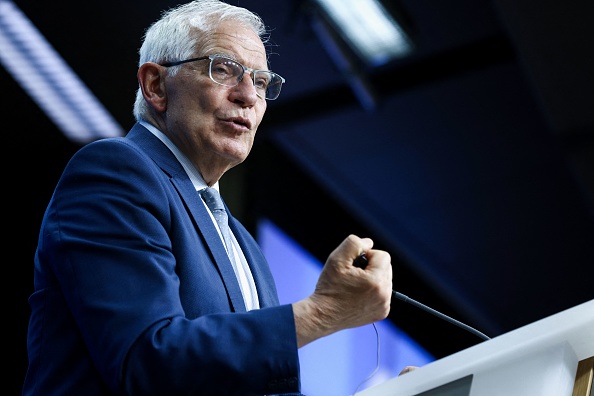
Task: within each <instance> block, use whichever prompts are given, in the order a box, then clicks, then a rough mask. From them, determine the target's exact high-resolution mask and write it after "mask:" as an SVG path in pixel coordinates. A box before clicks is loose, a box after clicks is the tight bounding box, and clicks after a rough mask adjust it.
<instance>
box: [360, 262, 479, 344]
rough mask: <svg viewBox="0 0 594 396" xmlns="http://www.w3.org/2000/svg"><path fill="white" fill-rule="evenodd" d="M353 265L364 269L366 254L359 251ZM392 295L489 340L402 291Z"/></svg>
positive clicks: (393, 291)
mask: <svg viewBox="0 0 594 396" xmlns="http://www.w3.org/2000/svg"><path fill="white" fill-rule="evenodd" d="M353 265H354V266H355V267H357V268H361V269H365V267H367V256H366V255H365V253H361V254H360V255H359V256H358V257H357V258H356V259H355V260H354V261H353ZM392 295H393V296H394V297H396V298H397V299H399V300H402V301H404V302H407V303H409V304H412V305H414V306H415V307H417V308H421V309H422V310H424V311H426V312H429V313H431V314H433V315H435V316H437V317H438V318H441V319H443V320H445V321H447V322H449V323H452V324H454V325H456V326H458V327H460V328H462V329H464V330H467V331H469V332H471V333H472V334H474V335H476V336H478V337H480V338H482V339H483V340H490V339H491V338H490V337H488V336H486V335H485V334H483V333H481V332H480V331H478V330H476V329H474V328H472V327H470V326H468V325H466V324H464V323H462V322H460V321H458V320H456V319H454V318H450V317H449V316H447V315H445V314H442V313H441V312H439V311H436V310H435V309H433V308H430V307H428V306H426V305H424V304H421V303H420V302H418V301H416V300H413V299H412V298H410V297H408V296H406V295H404V294H402V293H399V292H397V291H396V290H392Z"/></svg>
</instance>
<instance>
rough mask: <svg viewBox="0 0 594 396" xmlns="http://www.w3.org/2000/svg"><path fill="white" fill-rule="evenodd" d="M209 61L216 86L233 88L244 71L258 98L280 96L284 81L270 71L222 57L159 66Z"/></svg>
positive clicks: (209, 69) (193, 59)
mask: <svg viewBox="0 0 594 396" xmlns="http://www.w3.org/2000/svg"><path fill="white" fill-rule="evenodd" d="M206 59H210V65H209V67H208V75H209V76H210V79H211V80H212V81H214V82H215V83H217V84H221V85H224V86H226V87H234V86H236V85H237V84H239V82H240V81H241V80H242V79H243V75H244V74H245V72H246V70H247V71H249V72H251V73H252V82H253V83H254V87H255V88H256V93H257V94H258V96H259V97H261V98H265V99H267V100H275V99H276V98H278V96H279V95H280V91H281V88H282V86H283V83H284V82H285V79H284V78H282V77H281V76H279V75H278V74H276V73H273V72H271V71H270V70H254V69H250V68H249V67H245V66H244V65H242V64H241V63H239V62H237V61H236V60H233V59H231V58H229V57H227V56H224V55H209V56H202V57H200V58H192V59H186V60H182V61H176V62H166V63H161V66H165V67H171V66H177V65H181V64H183V63H188V62H196V61H200V60H206Z"/></svg>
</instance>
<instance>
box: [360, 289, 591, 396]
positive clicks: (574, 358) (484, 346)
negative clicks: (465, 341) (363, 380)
mask: <svg viewBox="0 0 594 396" xmlns="http://www.w3.org/2000/svg"><path fill="white" fill-rule="evenodd" d="M593 356H594V300H592V301H589V302H586V303H583V304H580V305H578V306H575V307H573V308H570V309H568V310H565V311H562V312H560V313H557V314H555V315H552V316H549V317H547V318H544V319H541V320H539V321H536V322H534V323H531V324H529V325H526V326H524V327H521V328H518V329H516V330H513V331H511V332H509V333H505V334H502V335H500V336H498V337H494V338H492V339H490V340H488V341H484V342H482V343H480V344H477V345H474V346H472V347H470V348H468V349H465V350H462V351H460V352H457V353H455V354H452V355H450V356H447V357H445V358H443V359H439V360H436V361H434V362H431V363H429V364H427V365H426V366H423V367H419V368H418V369H416V370H414V371H411V372H409V373H407V374H404V375H401V376H398V377H396V378H393V379H391V380H388V381H386V382H384V383H382V384H379V385H376V386H374V387H371V388H369V389H366V390H364V391H362V392H359V393H357V395H360V396H388V395H389V396H526V395H539V396H591V392H592V391H591V383H592V381H591V376H590V377H588V375H590V374H589V373H591V371H589V372H588V367H589V366H588V365H587V362H590V361H591V360H588V359H590V358H591V357H593ZM580 362H586V364H585V367H586V369H585V370H586V371H585V374H584V377H585V378H586V379H585V383H586V385H583V386H582V385H580V386H582V387H583V388H584V389H588V390H587V392H588V393H584V392H586V391H581V390H578V383H577V381H576V376H577V377H580V376H581V371H582V367H583V366H584V365H583V364H581V363H580ZM578 364H579V365H580V373H578ZM588 378H590V380H589V381H590V382H589V386H590V388H587V386H588V384H587V381H588ZM462 379H466V380H467V381H469V382H470V384H469V390H468V388H466V389H464V388H463V387H456V386H455V385H456V384H458V385H459V384H460V381H461V380H462ZM574 387H575V388H576V390H575V391H574ZM455 392H457V393H455ZM464 392H466V393H464ZM579 392H582V393H583V394H579Z"/></svg>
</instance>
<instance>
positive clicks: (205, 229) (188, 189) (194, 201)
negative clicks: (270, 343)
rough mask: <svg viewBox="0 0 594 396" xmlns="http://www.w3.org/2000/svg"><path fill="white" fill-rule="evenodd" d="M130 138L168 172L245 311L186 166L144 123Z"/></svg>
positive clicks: (237, 303) (234, 300) (232, 295)
mask: <svg viewBox="0 0 594 396" xmlns="http://www.w3.org/2000/svg"><path fill="white" fill-rule="evenodd" d="M128 137H129V138H130V139H132V140H134V141H135V142H136V143H137V144H138V145H139V146H141V147H142V148H143V149H144V150H146V151H147V153H148V154H149V155H150V156H151V157H152V158H153V160H154V161H155V162H156V163H157V164H158V165H159V167H160V168H161V169H162V170H163V171H164V172H166V173H167V174H168V175H169V177H170V181H171V183H172V184H173V187H174V188H175V189H176V190H177V192H178V194H179V196H180V197H181V199H182V200H183V201H184V203H185V205H186V207H187V208H188V212H189V213H188V215H189V216H190V217H191V218H192V221H193V223H194V224H195V226H196V227H197V232H200V233H201V234H202V235H203V236H204V241H205V242H206V245H207V246H208V249H209V250H210V252H211V254H212V256H213V259H214V265H216V266H217V268H218V269H219V273H220V274H221V277H222V279H223V283H224V284H225V288H226V290H227V293H228V295H229V299H230V301H231V304H232V306H233V309H234V310H235V312H245V311H246V308H245V303H244V301H243V295H242V294H241V289H240V288H239V283H238V281H237V277H236V276H235V272H234V271H233V266H232V265H231V261H230V260H229V256H227V252H226V251H225V247H224V246H223V244H222V243H221V238H220V237H219V234H218V232H217V229H216V228H215V226H214V224H213V223H212V220H211V219H210V215H209V214H208V209H207V208H206V207H205V206H204V204H203V203H202V200H201V198H200V196H199V194H198V192H197V191H196V190H195V189H194V185H193V184H192V182H191V181H190V178H189V177H188V175H187V174H186V172H185V170H184V168H183V167H182V166H181V164H180V163H179V161H178V160H177V159H176V158H175V155H173V153H172V152H171V151H170V150H169V149H168V148H167V146H165V145H164V144H163V142H161V141H160V140H159V139H158V138H157V137H156V136H154V135H153V134H152V133H150V132H149V131H148V130H147V129H146V128H144V127H143V126H142V125H140V124H136V125H135V126H134V127H133V128H132V130H131V131H130V133H129V134H128Z"/></svg>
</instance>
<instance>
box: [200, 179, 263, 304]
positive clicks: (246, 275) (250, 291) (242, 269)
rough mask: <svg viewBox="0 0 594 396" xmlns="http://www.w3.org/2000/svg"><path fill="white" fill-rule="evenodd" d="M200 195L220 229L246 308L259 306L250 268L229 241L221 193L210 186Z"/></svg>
mask: <svg viewBox="0 0 594 396" xmlns="http://www.w3.org/2000/svg"><path fill="white" fill-rule="evenodd" d="M200 195H201V196H202V199H204V202H205V203H206V206H208V208H209V209H210V212H211V213H212V216H213V217H214V218H215V220H216V221H217V223H218V224H219V229H220V230H221V235H222V236H223V240H224V242H225V247H226V248H227V255H228V256H229V260H231V265H232V266H233V271H234V272H235V276H236V277H237V280H238V281H239V285H240V288H241V293H242V294H243V298H244V301H245V302H246V307H247V308H248V309H253V308H257V307H259V304H260V303H259V302H258V292H257V290H256V284H255V283H254V278H253V277H252V273H251V271H250V268H249V266H248V265H247V263H245V264H244V263H243V261H242V260H241V259H240V258H238V257H236V256H235V253H234V250H233V245H232V242H231V231H230V230H229V217H228V216H227V211H226V210H225V205H224V204H223V199H222V198H221V195H220V194H219V192H218V191H217V190H216V189H214V188H211V187H207V188H205V189H203V190H200Z"/></svg>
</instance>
